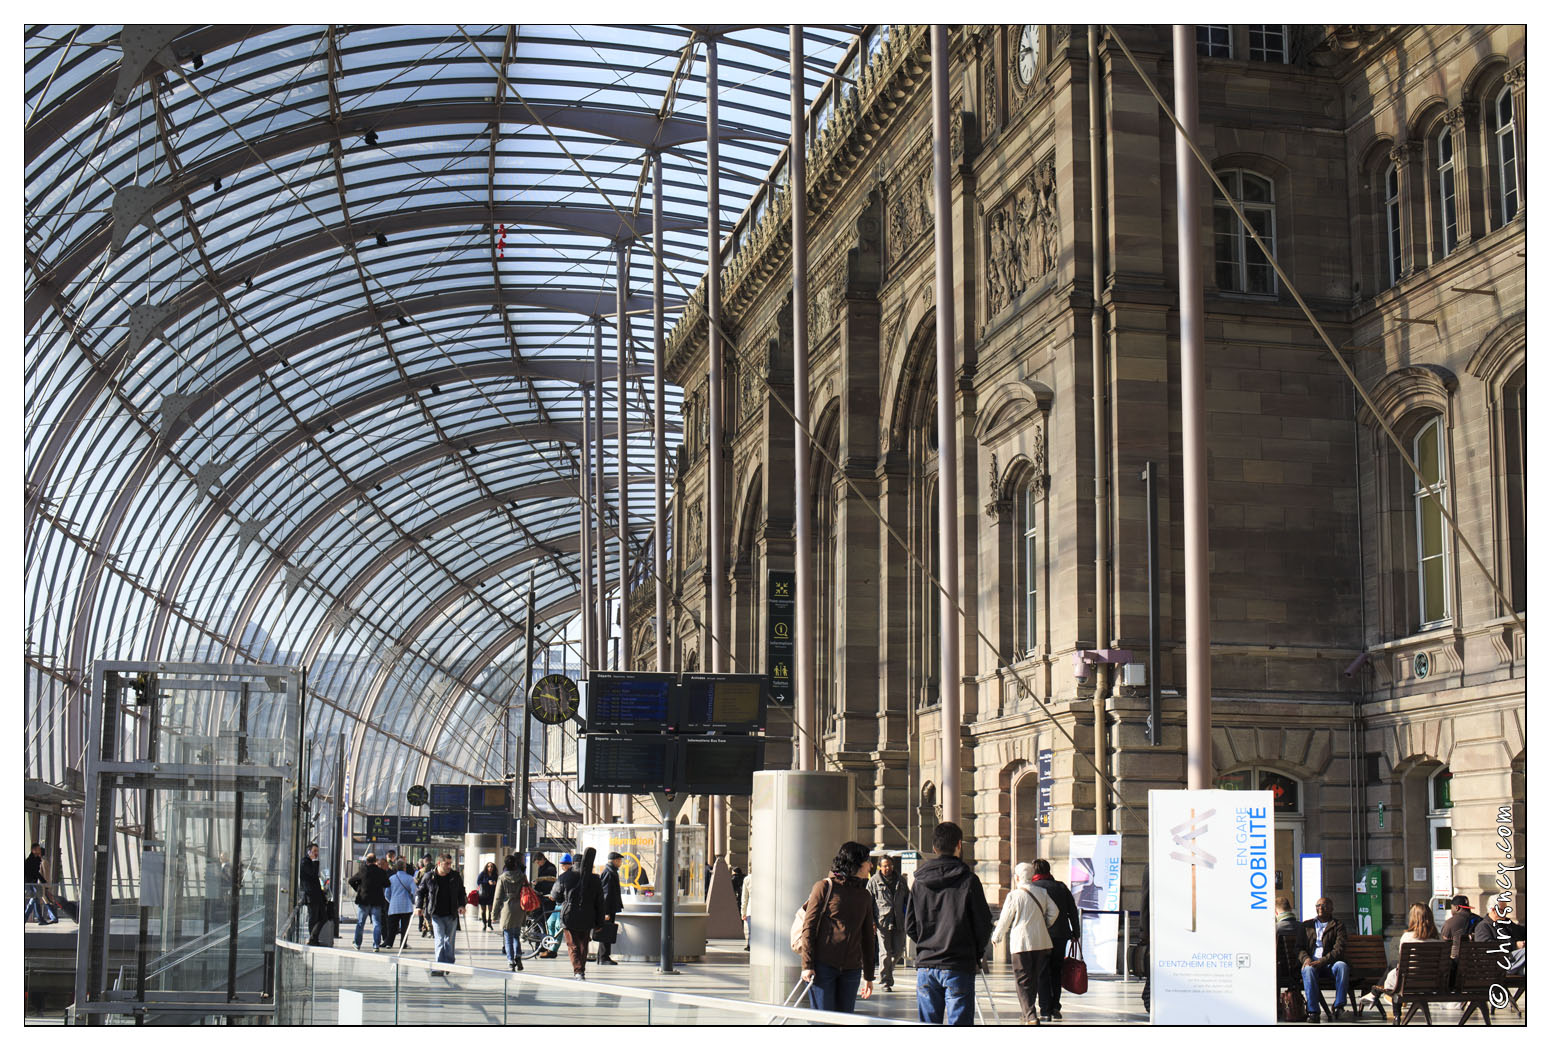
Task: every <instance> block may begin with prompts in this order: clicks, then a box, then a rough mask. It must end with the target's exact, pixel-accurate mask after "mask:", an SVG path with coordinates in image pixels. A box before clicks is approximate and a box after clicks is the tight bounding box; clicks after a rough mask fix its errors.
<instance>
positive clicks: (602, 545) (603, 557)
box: [592, 317, 609, 668]
mask: <svg viewBox="0 0 1551 1051" xmlns="http://www.w3.org/2000/svg"><path fill="white" fill-rule="evenodd" d="M592 367H593V386H594V387H595V388H596V391H595V392H594V393H595V394H596V398H595V400H594V402H593V412H594V415H593V424H594V427H595V428H596V432H595V433H594V434H593V436H592V437H593V442H594V445H595V449H594V450H593V451H594V454H595V455H596V457H597V460H596V462H595V463H594V464H593V465H592V469H593V498H594V500H595V501H596V503H597V511H596V514H595V516H594V520H595V521H596V522H597V524H598V533H597V548H596V554H595V561H596V562H597V564H598V566H597V571H598V590H597V592H596V593H595V594H594V595H593V598H594V600H595V606H594V613H593V615H594V616H595V617H597V620H598V628H597V634H598V660H597V663H596V664H594V665H593V667H595V668H607V667H608V666H609V542H608V527H607V520H606V519H605V518H604V516H603V511H604V508H606V507H607V506H608V502H607V501H606V500H605V499H604V496H603V492H604V480H605V478H606V477H607V472H606V470H605V468H604V464H603V460H604V445H603V319H602V318H601V317H595V318H593V319H592Z"/></svg>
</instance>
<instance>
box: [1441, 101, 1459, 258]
mask: <svg viewBox="0 0 1551 1051" xmlns="http://www.w3.org/2000/svg"><path fill="white" fill-rule="evenodd" d="M1438 223H1439V231H1438V232H1439V241H1440V243H1441V244H1442V245H1443V254H1444V255H1448V254H1449V253H1450V252H1452V251H1454V249H1455V248H1457V247H1459V222H1458V214H1457V212H1456V210H1455V202H1454V129H1452V128H1449V127H1447V126H1445V127H1444V129H1443V130H1442V131H1440V132H1438Z"/></svg>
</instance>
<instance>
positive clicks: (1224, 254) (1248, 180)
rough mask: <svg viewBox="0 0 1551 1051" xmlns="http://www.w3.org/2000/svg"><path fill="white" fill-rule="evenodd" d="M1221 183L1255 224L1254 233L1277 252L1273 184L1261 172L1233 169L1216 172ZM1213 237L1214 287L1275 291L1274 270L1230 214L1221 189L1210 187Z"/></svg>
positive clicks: (1267, 293)
mask: <svg viewBox="0 0 1551 1051" xmlns="http://www.w3.org/2000/svg"><path fill="white" fill-rule="evenodd" d="M1218 175H1219V176H1220V177H1221V179H1222V181H1223V185H1224V186H1226V187H1227V188H1228V193H1229V194H1230V195H1231V196H1232V197H1233V199H1234V201H1236V202H1237V203H1238V205H1239V207H1240V208H1241V209H1242V210H1243V212H1244V217H1245V218H1246V219H1248V220H1249V223H1250V226H1252V227H1254V230H1255V233H1256V234H1258V235H1259V236H1260V239H1261V240H1262V241H1264V242H1265V244H1266V247H1268V248H1270V249H1271V254H1272V255H1275V254H1276V187H1275V186H1274V185H1272V183H1271V180H1270V179H1268V178H1266V177H1265V176H1264V175H1258V174H1256V173H1255V172H1251V171H1242V170H1239V169H1234V170H1232V171H1226V172H1219V173H1218ZM1213 197H1214V198H1215V202H1214V205H1213V208H1212V240H1213V244H1214V246H1215V249H1216V255H1215V259H1216V275H1217V288H1218V290H1219V291H1222V292H1244V293H1247V294H1249V295H1261V296H1274V295H1276V271H1275V270H1273V269H1272V268H1271V261H1270V260H1269V259H1268V258H1267V257H1266V255H1265V253H1263V252H1261V250H1260V248H1259V247H1258V246H1257V245H1256V244H1255V242H1254V240H1253V239H1252V238H1251V237H1250V236H1249V234H1248V232H1247V231H1245V229H1244V224H1243V223H1241V222H1239V217H1238V216H1236V215H1234V214H1233V209H1232V208H1230V207H1229V206H1228V202H1227V201H1226V200H1224V199H1223V196H1222V193H1221V192H1219V191H1215V190H1214V191H1213Z"/></svg>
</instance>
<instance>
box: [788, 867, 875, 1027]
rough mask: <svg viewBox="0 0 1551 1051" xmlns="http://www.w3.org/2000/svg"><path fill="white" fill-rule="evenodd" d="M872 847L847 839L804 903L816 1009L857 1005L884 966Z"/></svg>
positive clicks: (806, 975) (805, 952)
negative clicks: (872, 887) (870, 880)
mask: <svg viewBox="0 0 1551 1051" xmlns="http://www.w3.org/2000/svg"><path fill="white" fill-rule="evenodd" d="M869 853H870V851H869V850H868V849H867V848H866V847H864V846H862V844H860V843H842V844H841V845H840V850H839V851H838V852H837V853H836V854H835V860H834V861H833V862H832V863H831V869H832V871H831V872H830V874H829V876H828V877H826V878H825V879H821V880H819V881H818V882H817V883H815V884H814V885H813V892H812V893H811V894H809V895H808V903H807V905H805V906H804V907H803V924H802V939H801V942H802V944H801V948H800V950H799V951H800V952H801V954H802V978H803V981H805V982H811V983H812V985H811V986H809V989H808V1006H810V1007H812V1008H813V1009H814V1010H815V1011H843V1012H846V1013H848V1014H849V1013H852V1012H854V1011H855V1010H856V998H857V993H858V987H859V988H860V994H861V998H862V999H863V1000H865V999H867V998H868V997H870V996H871V995H872V979H873V972H874V971H875V970H876V968H877V966H878V928H877V924H876V923H875V922H874V919H873V903H872V895H871V894H870V893H868V891H867V877H868V875H869V874H871V872H872V861H871V859H870V858H869V857H868V854H869Z"/></svg>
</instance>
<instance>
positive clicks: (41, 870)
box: [22, 843, 59, 927]
mask: <svg viewBox="0 0 1551 1051" xmlns="http://www.w3.org/2000/svg"><path fill="white" fill-rule="evenodd" d="M23 862H24V867H23V871H22V882H23V883H24V884H25V885H26V887H25V889H26V891H27V907H26V910H25V911H24V912H23V913H22V922H23V923H25V922H27V917H28V916H29V915H31V914H33V913H36V914H37V917H38V925H39V926H40V927H41V926H44V925H45V924H50V923H58V922H59V917H58V916H56V915H55V914H54V911H53V910H52V909H50V908H49V907H48V862H46V861H44V860H43V844H42V843H34V844H33V845H32V849H31V850H29V851H28V852H27V857H26V858H25V859H23Z"/></svg>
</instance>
